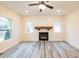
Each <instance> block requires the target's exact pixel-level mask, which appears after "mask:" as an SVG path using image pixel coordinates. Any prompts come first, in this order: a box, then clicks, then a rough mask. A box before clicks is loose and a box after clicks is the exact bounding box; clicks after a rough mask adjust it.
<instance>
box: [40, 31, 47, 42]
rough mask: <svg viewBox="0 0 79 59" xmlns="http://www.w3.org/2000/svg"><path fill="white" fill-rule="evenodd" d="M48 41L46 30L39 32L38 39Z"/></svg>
mask: <svg viewBox="0 0 79 59" xmlns="http://www.w3.org/2000/svg"><path fill="white" fill-rule="evenodd" d="M42 40H46V41H48V32H39V41H42Z"/></svg>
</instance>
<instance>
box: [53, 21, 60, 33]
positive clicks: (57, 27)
mask: <svg viewBox="0 0 79 59" xmlns="http://www.w3.org/2000/svg"><path fill="white" fill-rule="evenodd" d="M54 32H61V22H60V21H59V20H57V21H55V22H54Z"/></svg>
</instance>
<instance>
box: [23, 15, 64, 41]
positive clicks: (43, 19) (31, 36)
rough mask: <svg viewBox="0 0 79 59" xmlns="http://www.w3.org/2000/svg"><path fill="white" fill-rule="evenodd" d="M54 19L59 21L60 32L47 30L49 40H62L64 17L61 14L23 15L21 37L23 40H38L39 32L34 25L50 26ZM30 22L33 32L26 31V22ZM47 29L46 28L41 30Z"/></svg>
mask: <svg viewBox="0 0 79 59" xmlns="http://www.w3.org/2000/svg"><path fill="white" fill-rule="evenodd" d="M56 20H60V22H61V33H55V32H54V30H53V29H51V30H49V31H48V32H49V35H50V36H49V41H63V40H64V17H63V16H27V17H26V16H25V17H23V20H22V31H23V32H22V38H23V41H39V32H38V30H36V29H35V28H34V27H35V26H52V27H53V24H54V22H55V21H56ZM28 22H32V24H33V28H34V29H33V31H34V32H33V33H28V30H27V23H28ZM41 31H47V30H41Z"/></svg>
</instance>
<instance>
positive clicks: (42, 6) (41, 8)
mask: <svg viewBox="0 0 79 59" xmlns="http://www.w3.org/2000/svg"><path fill="white" fill-rule="evenodd" d="M38 8H39V9H40V11H43V10H45V9H46V6H45V5H43V4H40V5H39V7H38Z"/></svg>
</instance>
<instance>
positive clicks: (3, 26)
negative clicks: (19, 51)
mask: <svg viewBox="0 0 79 59" xmlns="http://www.w3.org/2000/svg"><path fill="white" fill-rule="evenodd" d="M8 39H11V24H10V21H9V20H8V19H7V18H4V17H0V41H4V40H8Z"/></svg>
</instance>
